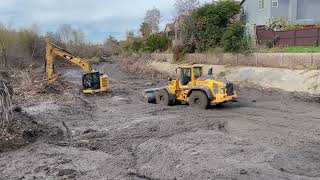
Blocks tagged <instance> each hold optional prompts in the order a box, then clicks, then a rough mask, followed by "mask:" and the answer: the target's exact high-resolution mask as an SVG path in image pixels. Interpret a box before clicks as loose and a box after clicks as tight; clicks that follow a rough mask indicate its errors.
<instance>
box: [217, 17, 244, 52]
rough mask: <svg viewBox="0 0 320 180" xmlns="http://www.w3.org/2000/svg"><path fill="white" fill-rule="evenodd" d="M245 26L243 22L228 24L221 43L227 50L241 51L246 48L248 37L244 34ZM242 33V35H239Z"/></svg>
mask: <svg viewBox="0 0 320 180" xmlns="http://www.w3.org/2000/svg"><path fill="white" fill-rule="evenodd" d="M245 31H246V27H245V25H244V24H243V23H240V22H238V23H234V24H231V25H229V27H228V28H227V30H226V32H225V33H224V34H223V36H222V40H221V42H222V44H223V47H224V50H225V51H227V52H238V53H239V52H243V51H245V50H247V49H248V38H247V36H245V35H244V34H245ZM241 35H242V36H241Z"/></svg>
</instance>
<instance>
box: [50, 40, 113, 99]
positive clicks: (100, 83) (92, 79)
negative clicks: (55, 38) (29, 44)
mask: <svg viewBox="0 0 320 180" xmlns="http://www.w3.org/2000/svg"><path fill="white" fill-rule="evenodd" d="M55 56H58V57H61V58H63V59H64V60H66V61H68V62H70V63H72V64H76V65H78V66H80V67H81V69H82V70H83V71H84V74H83V76H82V85H83V93H84V94H95V93H101V92H106V91H108V90H109V89H110V84H109V77H108V76H107V75H106V74H100V73H99V72H98V71H94V70H93V69H92V67H91V65H90V63H89V62H88V61H86V60H84V59H82V58H80V57H77V56H74V55H72V54H71V53H70V52H68V51H67V50H65V49H63V48H61V47H59V46H57V45H55V44H53V43H51V42H47V45H46V69H47V79H48V81H49V84H52V83H53V82H54V81H56V80H57V78H58V76H56V75H54V57H55Z"/></svg>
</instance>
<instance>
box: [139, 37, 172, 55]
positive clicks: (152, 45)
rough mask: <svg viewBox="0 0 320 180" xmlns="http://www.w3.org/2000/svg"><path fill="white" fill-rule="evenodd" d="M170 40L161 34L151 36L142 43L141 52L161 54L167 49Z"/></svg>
mask: <svg viewBox="0 0 320 180" xmlns="http://www.w3.org/2000/svg"><path fill="white" fill-rule="evenodd" d="M169 43H170V38H169V37H167V36H164V35H161V34H152V35H150V36H149V37H148V38H147V39H146V41H145V42H144V43H143V46H142V50H143V51H144V52H155V51H156V50H159V51H161V52H163V51H166V50H167V49H168V46H169Z"/></svg>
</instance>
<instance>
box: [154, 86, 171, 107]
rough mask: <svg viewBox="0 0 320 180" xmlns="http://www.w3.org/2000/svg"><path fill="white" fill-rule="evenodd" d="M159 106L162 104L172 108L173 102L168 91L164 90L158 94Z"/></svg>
mask: <svg viewBox="0 0 320 180" xmlns="http://www.w3.org/2000/svg"><path fill="white" fill-rule="evenodd" d="M157 104H161V105H164V106H172V105H173V102H172V100H171V99H170V96H169V93H168V92H167V90H165V89H162V90H160V91H159V92H158V93H157Z"/></svg>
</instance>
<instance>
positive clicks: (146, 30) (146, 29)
mask: <svg viewBox="0 0 320 180" xmlns="http://www.w3.org/2000/svg"><path fill="white" fill-rule="evenodd" d="M140 33H141V35H142V37H143V38H144V39H146V38H147V37H149V36H150V34H151V33H152V29H151V25H150V24H149V23H147V22H143V23H142V24H141V25H140Z"/></svg>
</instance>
